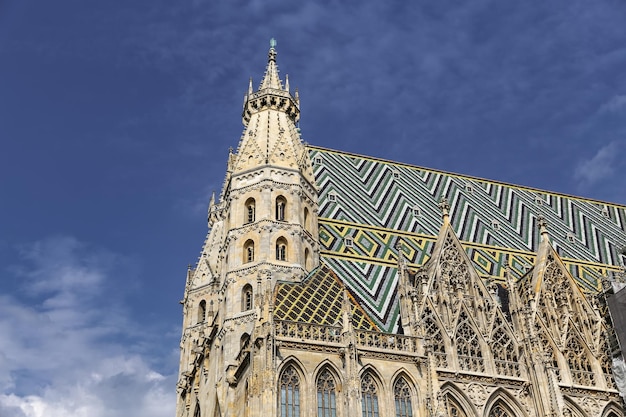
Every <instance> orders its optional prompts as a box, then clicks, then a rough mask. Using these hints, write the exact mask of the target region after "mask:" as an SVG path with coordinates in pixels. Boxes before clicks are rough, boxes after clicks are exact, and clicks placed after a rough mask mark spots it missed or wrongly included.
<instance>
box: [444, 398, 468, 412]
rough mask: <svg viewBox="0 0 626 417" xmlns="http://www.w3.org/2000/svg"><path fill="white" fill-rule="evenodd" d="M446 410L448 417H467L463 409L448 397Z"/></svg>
mask: <svg viewBox="0 0 626 417" xmlns="http://www.w3.org/2000/svg"><path fill="white" fill-rule="evenodd" d="M446 408H447V410H448V416H450V417H467V414H466V413H465V410H463V407H461V406H460V405H459V403H458V402H456V400H455V399H454V398H452V397H451V396H450V395H446Z"/></svg>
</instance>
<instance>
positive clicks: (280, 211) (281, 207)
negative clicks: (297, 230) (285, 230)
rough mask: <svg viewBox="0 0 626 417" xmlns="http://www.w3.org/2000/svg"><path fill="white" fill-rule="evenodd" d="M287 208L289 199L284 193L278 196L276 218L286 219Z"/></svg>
mask: <svg viewBox="0 0 626 417" xmlns="http://www.w3.org/2000/svg"><path fill="white" fill-rule="evenodd" d="M286 208H287V200H286V199H285V197H283V196H282V195H281V196H279V197H277V198H276V220H279V221H283V220H285V209H286Z"/></svg>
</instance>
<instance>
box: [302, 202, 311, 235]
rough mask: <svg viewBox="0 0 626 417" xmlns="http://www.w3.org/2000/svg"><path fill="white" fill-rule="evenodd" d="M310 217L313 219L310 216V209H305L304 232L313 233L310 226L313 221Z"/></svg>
mask: <svg viewBox="0 0 626 417" xmlns="http://www.w3.org/2000/svg"><path fill="white" fill-rule="evenodd" d="M310 217H311V215H310V214H309V208H308V207H305V208H304V222H303V225H304V230H307V231H309V232H310V231H311V224H310V220H311V219H310Z"/></svg>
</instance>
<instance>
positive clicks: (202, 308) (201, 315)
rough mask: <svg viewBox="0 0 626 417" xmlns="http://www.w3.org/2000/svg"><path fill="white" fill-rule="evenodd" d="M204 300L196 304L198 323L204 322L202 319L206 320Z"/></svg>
mask: <svg viewBox="0 0 626 417" xmlns="http://www.w3.org/2000/svg"><path fill="white" fill-rule="evenodd" d="M205 317H206V301H204V300H202V301H200V304H199V305H198V323H204V320H206V318H205Z"/></svg>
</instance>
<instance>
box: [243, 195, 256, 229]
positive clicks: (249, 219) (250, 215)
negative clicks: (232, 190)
mask: <svg viewBox="0 0 626 417" xmlns="http://www.w3.org/2000/svg"><path fill="white" fill-rule="evenodd" d="M255 219H256V200H255V199H254V198H252V197H250V198H249V199H247V200H246V203H245V213H244V224H247V223H253V222H254V220H255Z"/></svg>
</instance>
